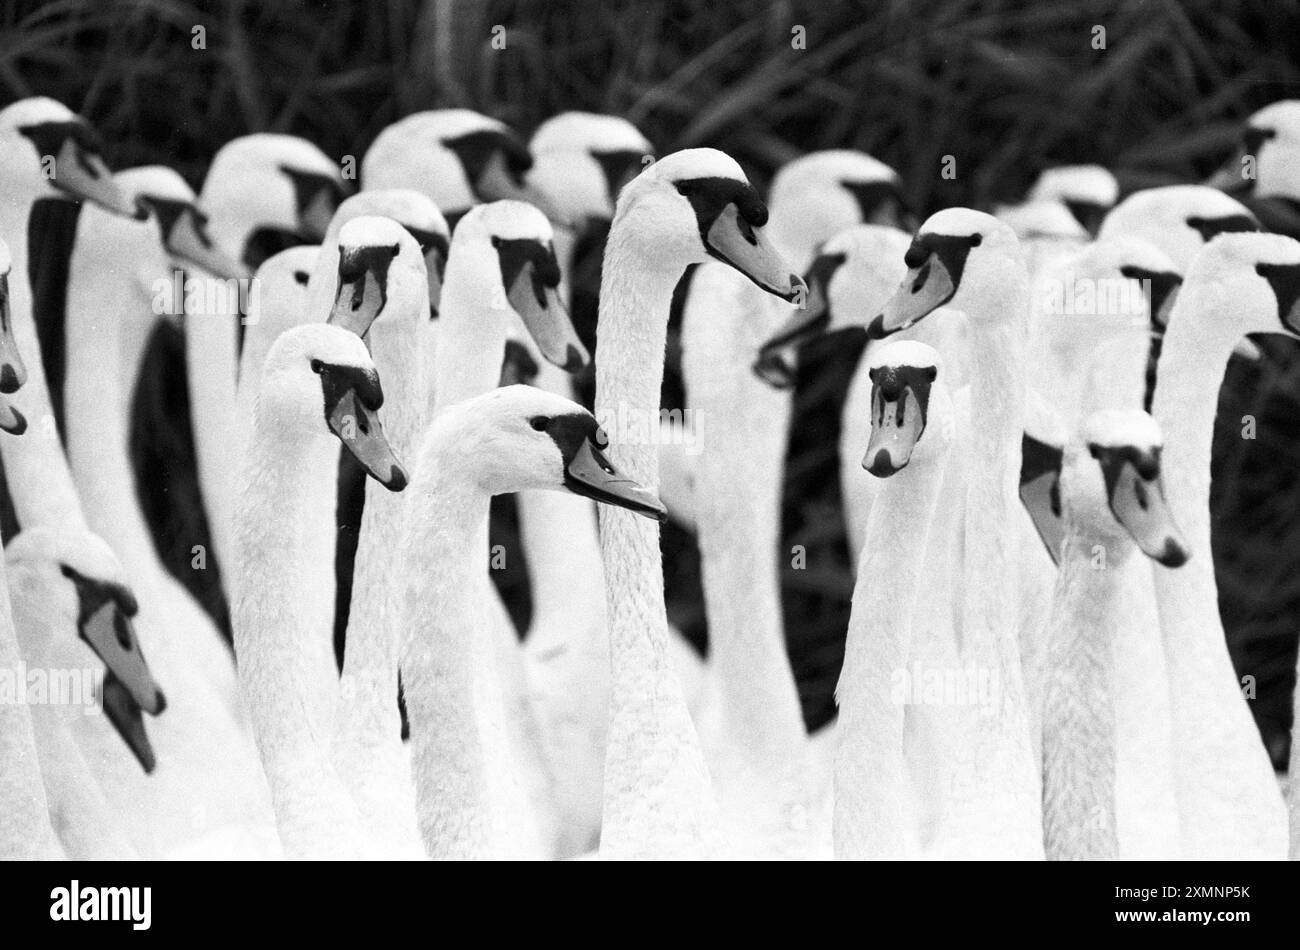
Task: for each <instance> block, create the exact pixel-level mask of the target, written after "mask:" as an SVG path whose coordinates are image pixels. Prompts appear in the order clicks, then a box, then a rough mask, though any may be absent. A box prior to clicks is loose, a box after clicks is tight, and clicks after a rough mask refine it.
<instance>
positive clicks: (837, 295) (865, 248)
mask: <svg viewBox="0 0 1300 950" xmlns="http://www.w3.org/2000/svg"><path fill="white" fill-rule="evenodd" d="M910 240H911V239H910V238H909V237H908V235H907V234H906V233H905V232H903V231H900V230H898V229H897V228H893V227H887V226H885V225H879V224H859V225H855V226H853V227H849V228H846V229H844V230H843V231H840V232H839V233H837V234H835V235H834V236H833V237H831V238H830V240H828V241H827V242H826V243H825V244H823V245H822V246H821V247H820V248H819V249H818V251H817V254H816V256H815V257H814V258H813V261H812V264H811V265H810V266H809V268H808V270H807V271H805V272H804V275H803V281H804V284H805V285H806V286H807V288H808V293H807V294H806V295H805V296H804V298H803V299H802V300H801V301H800V302H799V309H797V310H796V311H795V312H794V313H793V314H791V315H790V318H789V319H788V320H786V322H785V323H784V324H783V325H782V326H781V327H780V329H778V330H777V331H776V333H774V334H773V335H772V336H771V338H769V339H768V341H767V342H766V343H764V344H763V345H762V347H760V348H759V351H758V359H757V361H755V363H754V372H756V373H757V374H758V375H759V377H760V378H762V379H763V380H765V381H766V382H767V383H769V384H770V385H772V386H774V387H775V388H777V389H788V388H790V387H791V386H793V385H794V381H795V366H796V363H797V353H798V350H799V348H800V347H802V346H804V345H805V344H807V343H809V342H810V341H812V340H814V339H817V338H819V337H826V336H829V335H831V334H834V333H840V332H846V331H856V332H857V333H863V332H864V331H865V327H866V323H867V318H868V316H869V315H870V314H872V313H876V312H878V311H879V310H880V309H881V308H882V307H884V305H885V303H886V302H887V301H888V300H889V298H890V296H891V295H892V294H893V292H894V288H895V287H897V286H898V282H899V280H901V279H902V276H903V270H904V265H903V254H904V253H906V251H907V246H908V244H909V242H910Z"/></svg>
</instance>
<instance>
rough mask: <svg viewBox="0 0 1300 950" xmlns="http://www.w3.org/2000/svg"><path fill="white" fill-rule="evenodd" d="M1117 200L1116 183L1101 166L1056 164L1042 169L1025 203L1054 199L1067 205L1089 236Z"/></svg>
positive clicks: (1095, 233)
mask: <svg viewBox="0 0 1300 950" xmlns="http://www.w3.org/2000/svg"><path fill="white" fill-rule="evenodd" d="M1118 200H1119V182H1118V181H1116V180H1115V174H1114V172H1112V171H1111V170H1110V169H1108V168H1106V167H1104V166H1102V165H1058V166H1056V167H1054V168H1047V169H1044V170H1043V172H1042V173H1041V174H1040V175H1039V176H1038V179H1037V181H1035V182H1034V184H1033V186H1032V187H1031V188H1030V189H1029V194H1028V196H1027V197H1026V203H1029V204H1033V203H1037V202H1043V201H1055V202H1059V203H1060V204H1063V205H1065V206H1066V208H1068V209H1069V211H1070V214H1071V215H1073V216H1074V218H1075V220H1077V221H1078V222H1079V224H1080V225H1081V226H1082V227H1083V228H1084V229H1085V230H1086V231H1087V232H1088V234H1089V235H1091V236H1092V237H1096V236H1097V230H1098V228H1100V227H1101V222H1102V219H1103V218H1105V216H1106V213H1107V212H1108V211H1110V209H1111V208H1113V207H1114V206H1115V202H1116V201H1118Z"/></svg>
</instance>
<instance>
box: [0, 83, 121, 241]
mask: <svg viewBox="0 0 1300 950" xmlns="http://www.w3.org/2000/svg"><path fill="white" fill-rule="evenodd" d="M103 150H104V149H103V143H102V141H101V139H100V137H99V134H98V133H97V132H96V131H95V130H94V129H93V128H91V126H90V124H89V123H88V122H87V121H86V120H85V119H83V118H82V117H81V116H79V115H77V114H76V113H75V112H73V111H72V110H71V109H69V108H68V107H67V106H65V105H63V103H61V102H56V101H55V100H54V99H48V98H46V97H44V96H36V97H32V98H29V99H20V100H19V101H18V102H15V103H12V104H10V105H8V106H6V107H5V108H3V109H0V154H3V155H4V156H5V170H6V176H7V177H8V176H12V178H10V179H9V180H8V181H6V182H5V183H4V186H5V190H6V191H10V190H12V191H13V192H15V193H22V194H26V195H29V196H30V197H31V198H32V199H33V200H34V199H36V198H49V197H61V198H73V199H79V200H84V201H89V202H91V203H92V204H97V205H99V206H101V207H103V208H106V209H107V210H109V211H112V212H113V213H114V214H122V215H127V216H131V215H134V214H136V206H135V203H134V202H133V201H131V199H130V197H129V196H128V195H126V194H124V193H123V192H122V190H121V189H120V188H118V187H117V185H116V184H115V183H114V181H113V176H112V175H111V174H110V173H109V170H108V166H107V165H106V164H104V158H103Z"/></svg>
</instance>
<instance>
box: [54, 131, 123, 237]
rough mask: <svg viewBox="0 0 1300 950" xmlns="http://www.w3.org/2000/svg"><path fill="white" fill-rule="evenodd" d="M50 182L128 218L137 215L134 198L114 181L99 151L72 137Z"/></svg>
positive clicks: (55, 163)
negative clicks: (91, 149) (81, 143)
mask: <svg viewBox="0 0 1300 950" xmlns="http://www.w3.org/2000/svg"><path fill="white" fill-rule="evenodd" d="M54 169H55V171H54V178H53V179H52V181H51V183H52V184H53V185H54V186H55V187H56V188H59V189H61V190H63V191H66V192H67V193H68V194H70V195H74V196H76V197H78V198H82V199H84V200H86V201H90V202H93V203H95V204H97V205H99V206H100V207H101V208H105V209H107V210H109V211H112V212H113V213H114V214H120V215H122V216H123V217H125V218H138V216H139V208H138V207H137V205H136V202H135V199H134V198H133V197H131V196H130V195H128V194H127V193H126V192H125V191H123V190H122V188H121V186H119V185H118V183H117V182H116V181H114V180H113V173H112V172H110V171H109V170H108V166H107V165H105V164H104V160H103V159H102V158H101V157H100V156H99V153H98V152H94V151H90V150H89V149H87V148H85V147H84V146H82V145H80V144H78V143H77V142H76V140H75V139H73V138H71V137H69V138H67V139H65V140H64V142H63V145H62V146H61V147H60V148H59V152H58V155H56V156H55V159H54Z"/></svg>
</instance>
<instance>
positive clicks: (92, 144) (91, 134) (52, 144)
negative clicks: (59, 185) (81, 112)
mask: <svg viewBox="0 0 1300 950" xmlns="http://www.w3.org/2000/svg"><path fill="white" fill-rule="evenodd" d="M18 131H19V132H20V133H21V134H22V135H24V136H25V137H26V138H27V139H29V140H30V141H31V143H32V145H33V146H35V148H36V154H37V156H38V157H40V158H44V157H45V156H46V155H58V154H59V153H60V152H61V151H62V150H63V147H64V145H66V144H67V143H68V142H71V143H73V145H75V146H76V148H75V150H74V152H73V154H74V155H76V156H78V157H79V158H80V159H81V167H82V170H83V171H84V172H85V173H86V174H88V175H90V177H92V178H98V177H99V169H98V168H97V167H95V166H93V165H91V164H90V163H88V162H87V161H85V157H86V156H88V155H101V154H103V151H104V141H103V139H101V138H100V136H99V133H98V132H96V131H95V130H94V129H93V128H91V126H90V124H89V123H88V122H86V121H85V120H84V119H81V118H74V119H66V120H63V121H59V122H39V123H37V124H35V125H23V126H19V128H18ZM56 180H57V176H56Z"/></svg>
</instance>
